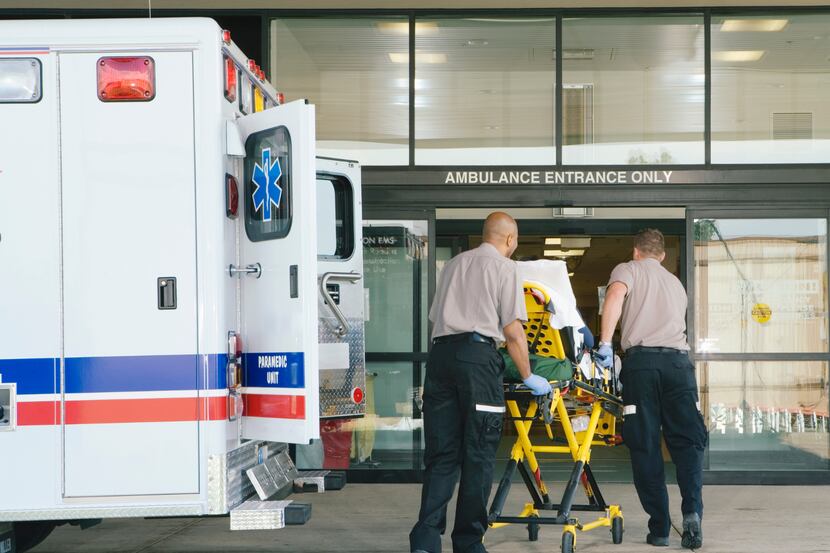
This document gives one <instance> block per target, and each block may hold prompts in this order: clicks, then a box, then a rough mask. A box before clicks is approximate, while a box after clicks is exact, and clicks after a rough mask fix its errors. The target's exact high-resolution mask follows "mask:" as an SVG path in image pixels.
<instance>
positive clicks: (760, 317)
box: [752, 303, 772, 324]
mask: <svg viewBox="0 0 830 553" xmlns="http://www.w3.org/2000/svg"><path fill="white" fill-rule="evenodd" d="M752 318H753V319H755V322H757V323H761V324H763V323H765V322H767V321H769V320H770V319H771V318H772V309H770V307H769V305H767V304H765V303H756V304H755V305H753V306H752Z"/></svg>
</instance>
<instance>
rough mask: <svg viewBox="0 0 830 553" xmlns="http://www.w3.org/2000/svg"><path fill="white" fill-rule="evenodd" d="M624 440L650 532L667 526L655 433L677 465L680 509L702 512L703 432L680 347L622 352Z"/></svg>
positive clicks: (658, 533) (664, 531)
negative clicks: (661, 439) (676, 349)
mask: <svg viewBox="0 0 830 553" xmlns="http://www.w3.org/2000/svg"><path fill="white" fill-rule="evenodd" d="M620 378H621V381H622V383H623V390H622V392H623V403H624V404H625V413H626V414H625V421H624V423H623V440H624V441H625V444H626V445H627V446H628V449H629V451H630V452H631V467H632V469H633V472H634V486H635V488H636V489H637V495H638V496H639V498H640V503H641V504H642V506H643V509H644V510H645V511H646V513H647V514H648V515H649V517H650V519H649V522H648V528H649V532H650V533H651V534H652V535H653V536H655V537H666V536H668V535H669V531H670V529H671V517H670V516H669V496H668V492H667V491H666V480H665V474H664V470H663V456H662V452H661V448H660V435H661V429H662V435H663V437H664V438H665V440H666V446H667V447H668V450H669V453H670V454H671V458H672V461H674V464H675V467H676V469H677V484H678V486H679V487H680V494H681V496H682V497H683V503H682V506H681V510H682V512H683V514H684V515H685V514H690V513H698V514H699V515H700V516H701V517H702V516H703V497H702V489H703V481H702V476H703V475H702V472H703V453H704V450H705V448H706V444H707V442H708V432H707V430H706V425H705V423H704V422H703V416H702V415H701V414H700V411H699V404H698V394H697V383H696V381H695V368H694V365H693V364H692V362H691V360H690V359H689V356H688V355H686V353H685V352H679V351H674V350H667V349H662V350H660V351H649V350H639V351H633V352H631V353H627V354H626V356H625V359H624V361H623V368H622V373H621V374H620Z"/></svg>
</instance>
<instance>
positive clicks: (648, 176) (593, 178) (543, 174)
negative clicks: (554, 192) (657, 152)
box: [444, 170, 674, 185]
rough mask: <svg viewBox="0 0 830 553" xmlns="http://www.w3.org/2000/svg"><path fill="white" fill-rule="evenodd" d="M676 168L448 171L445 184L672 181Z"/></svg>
mask: <svg viewBox="0 0 830 553" xmlns="http://www.w3.org/2000/svg"><path fill="white" fill-rule="evenodd" d="M672 173H674V171H618V170H610V171H538V170H537V171H448V172H447V174H446V176H445V178H444V184H508V185H509V184H669V183H671V181H672V180H671V178H672Z"/></svg>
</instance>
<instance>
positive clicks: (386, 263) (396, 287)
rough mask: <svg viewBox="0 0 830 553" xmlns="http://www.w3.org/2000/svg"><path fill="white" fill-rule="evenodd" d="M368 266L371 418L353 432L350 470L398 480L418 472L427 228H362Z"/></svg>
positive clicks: (396, 224)
mask: <svg viewBox="0 0 830 553" xmlns="http://www.w3.org/2000/svg"><path fill="white" fill-rule="evenodd" d="M363 259H364V271H363V274H364V286H365V290H364V293H365V302H366V307H365V329H366V361H367V363H366V370H367V379H366V416H365V418H364V419H363V420H361V421H358V422H357V424H356V425H355V431H354V439H353V452H352V453H353V455H352V463H351V468H352V469H353V470H354V469H358V470H360V469H365V470H366V471H368V470H374V471H375V472H376V474H381V475H383V474H386V475H387V477H389V476H391V475H390V473H389V472H388V471H395V472H396V473H397V476H396V477H395V479H396V480H400V479H401V474H402V473H401V472H400V471H418V470H419V469H420V466H421V451H422V446H421V442H422V424H423V420H422V418H421V410H420V402H419V398H420V388H421V384H422V381H423V368H424V363H425V360H426V352H427V335H428V327H427V311H428V297H429V296H428V291H429V278H428V275H429V221H428V220H368V221H364V226H363ZM361 472H365V471H364V470H361ZM412 474H414V472H412ZM355 476H357V479H372V480H374V479H377V477H371V476H369V475H367V474H363V476H360V475H355ZM352 479H353V480H354V478H352Z"/></svg>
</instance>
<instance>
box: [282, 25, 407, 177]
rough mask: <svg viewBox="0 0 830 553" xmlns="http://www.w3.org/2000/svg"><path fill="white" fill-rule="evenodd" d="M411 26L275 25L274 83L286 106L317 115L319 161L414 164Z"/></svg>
mask: <svg viewBox="0 0 830 553" xmlns="http://www.w3.org/2000/svg"><path fill="white" fill-rule="evenodd" d="M408 56H409V27H408V21H407V19H406V18H400V17H398V18H352V17H350V18H320V17H315V18H310V19H293V18H291V19H275V20H273V21H272V22H271V75H274V78H273V81H274V83H275V86H276V88H277V89H278V90H280V91H281V92H284V93H285V98H286V101H288V102H290V101H292V100H298V99H301V98H307V99H308V100H309V101H310V102H311V103H313V104H314V105H315V107H316V111H317V154H318V155H321V156H330V157H339V158H347V159H354V160H357V161H359V162H360V163H362V164H363V165H406V164H408V163H409V146H408V137H409V79H408V76H409V64H408Z"/></svg>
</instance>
